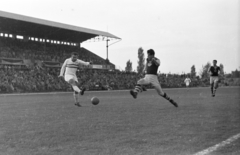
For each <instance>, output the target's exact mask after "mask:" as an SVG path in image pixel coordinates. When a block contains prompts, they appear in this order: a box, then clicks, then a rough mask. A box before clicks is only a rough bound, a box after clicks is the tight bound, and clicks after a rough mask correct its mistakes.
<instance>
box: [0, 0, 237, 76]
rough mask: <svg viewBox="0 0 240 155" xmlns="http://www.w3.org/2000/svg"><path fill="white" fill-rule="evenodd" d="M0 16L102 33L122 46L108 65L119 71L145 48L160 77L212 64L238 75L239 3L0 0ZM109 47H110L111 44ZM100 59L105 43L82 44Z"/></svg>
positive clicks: (220, 0) (218, 0)
mask: <svg viewBox="0 0 240 155" xmlns="http://www.w3.org/2000/svg"><path fill="white" fill-rule="evenodd" d="M0 4H1V5H0V10H1V11H7V12H11V13H17V14H21V15H27V16H31V17H36V18H41V19H46V20H50V21H55V22H60V23H65V24H70V25H74V26H80V27H85V28H90V29H95V30H100V31H107V32H109V33H111V34H113V35H116V36H118V37H120V38H122V40H121V41H120V42H118V43H116V44H113V45H111V46H109V59H110V61H111V62H112V63H114V64H115V65H117V66H119V67H120V68H122V69H125V66H126V62H127V61H128V60H130V61H132V63H133V69H134V70H136V67H137V61H138V58H137V51H138V48H139V47H142V48H143V49H144V52H145V56H146V51H147V50H148V49H150V48H152V49H154V50H155V52H156V57H158V58H159V59H160V60H161V66H160V68H159V70H160V71H161V72H162V73H169V72H171V73H179V74H180V73H182V72H185V73H188V72H190V68H191V66H192V65H195V67H196V71H197V72H199V70H200V69H201V68H202V65H205V64H206V63H207V62H212V60H213V59H217V60H218V64H220V63H222V64H223V65H224V70H225V72H227V73H230V72H231V71H233V70H236V69H238V70H239V69H240V46H239V43H240V21H239V19H240V0H0ZM111 43H112V42H110V44H111ZM82 46H83V47H85V48H87V49H89V50H91V51H92V52H94V53H96V54H97V55H99V56H101V57H103V58H106V42H91V43H83V44H82Z"/></svg>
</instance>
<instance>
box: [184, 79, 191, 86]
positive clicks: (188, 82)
mask: <svg viewBox="0 0 240 155" xmlns="http://www.w3.org/2000/svg"><path fill="white" fill-rule="evenodd" d="M184 83H185V84H186V87H189V85H190V83H191V79H190V78H189V77H187V78H186V79H185V80H184Z"/></svg>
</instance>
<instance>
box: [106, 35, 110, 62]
mask: <svg viewBox="0 0 240 155" xmlns="http://www.w3.org/2000/svg"><path fill="white" fill-rule="evenodd" d="M109 41H110V40H109V39H107V40H106V42H107V60H108V47H109V46H108V42H109Z"/></svg>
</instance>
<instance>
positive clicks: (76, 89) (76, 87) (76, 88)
mask: <svg viewBox="0 0 240 155" xmlns="http://www.w3.org/2000/svg"><path fill="white" fill-rule="evenodd" d="M72 87H73V90H74V91H75V92H78V93H80V91H81V90H80V89H79V88H78V86H72Z"/></svg>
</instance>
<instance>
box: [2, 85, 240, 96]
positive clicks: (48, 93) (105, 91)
mask: <svg viewBox="0 0 240 155" xmlns="http://www.w3.org/2000/svg"><path fill="white" fill-rule="evenodd" d="M207 88H209V87H193V88H164V89H163V90H179V89H185V90H191V89H207ZM222 88H238V86H236V87H221V89H222ZM148 90H154V89H148ZM122 91H123V92H124V91H129V90H126V89H125V90H110V91H107V90H104V91H101V90H100V91H88V92H98V93H108V92H122ZM69 93H73V92H42V93H17V94H0V96H15V95H16V96H21V95H53V94H69Z"/></svg>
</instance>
